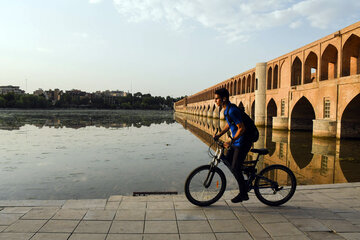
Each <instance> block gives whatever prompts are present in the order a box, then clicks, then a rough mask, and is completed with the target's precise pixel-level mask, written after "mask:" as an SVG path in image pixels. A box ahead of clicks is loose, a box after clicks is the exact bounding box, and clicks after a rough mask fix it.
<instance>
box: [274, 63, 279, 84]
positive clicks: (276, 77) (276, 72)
mask: <svg viewBox="0 0 360 240" xmlns="http://www.w3.org/2000/svg"><path fill="white" fill-rule="evenodd" d="M278 75H279V67H278V65H275V68H274V80H273V89H276V88H278Z"/></svg>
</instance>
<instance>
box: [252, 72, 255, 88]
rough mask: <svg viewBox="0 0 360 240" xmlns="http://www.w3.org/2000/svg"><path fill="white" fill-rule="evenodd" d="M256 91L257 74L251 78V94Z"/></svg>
mask: <svg viewBox="0 0 360 240" xmlns="http://www.w3.org/2000/svg"><path fill="white" fill-rule="evenodd" d="M254 91H255V73H253V74H252V76H251V92H254Z"/></svg>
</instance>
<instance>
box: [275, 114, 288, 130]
mask: <svg viewBox="0 0 360 240" xmlns="http://www.w3.org/2000/svg"><path fill="white" fill-rule="evenodd" d="M288 123H289V118H287V117H273V123H272V124H273V126H272V128H273V129H277V130H288V128H289V124H288Z"/></svg>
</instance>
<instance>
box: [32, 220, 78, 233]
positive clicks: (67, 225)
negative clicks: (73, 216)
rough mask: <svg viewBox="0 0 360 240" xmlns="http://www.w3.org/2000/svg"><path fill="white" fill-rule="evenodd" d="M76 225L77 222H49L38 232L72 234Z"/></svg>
mask: <svg viewBox="0 0 360 240" xmlns="http://www.w3.org/2000/svg"><path fill="white" fill-rule="evenodd" d="M78 223H79V220H50V221H48V222H47V223H46V224H45V226H43V227H42V228H41V229H40V230H39V232H46V233H50V232H53V233H54V232H55V233H72V232H73V231H74V229H75V228H76V226H77V225H78Z"/></svg>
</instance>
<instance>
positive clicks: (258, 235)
mask: <svg viewBox="0 0 360 240" xmlns="http://www.w3.org/2000/svg"><path fill="white" fill-rule="evenodd" d="M240 213H242V212H240ZM236 215H237V217H238V219H239V221H240V222H241V223H242V225H243V226H244V227H245V229H246V230H247V231H248V232H249V234H250V235H251V236H252V237H253V238H255V239H265V238H268V237H270V236H269V234H268V233H267V232H266V231H265V230H264V228H263V227H262V226H261V225H260V224H259V223H258V222H257V221H256V220H255V218H254V217H253V216H252V215H250V213H248V214H247V215H242V214H239V212H236Z"/></svg>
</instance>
